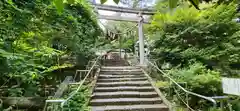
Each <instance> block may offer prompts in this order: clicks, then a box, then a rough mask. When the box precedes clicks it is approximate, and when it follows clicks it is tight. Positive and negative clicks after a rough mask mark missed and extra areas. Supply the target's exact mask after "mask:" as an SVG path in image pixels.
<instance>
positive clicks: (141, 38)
mask: <svg viewBox="0 0 240 111" xmlns="http://www.w3.org/2000/svg"><path fill="white" fill-rule="evenodd" d="M94 5H95V7H96V8H97V9H98V10H106V11H114V12H123V13H132V14H138V17H122V16H106V15H99V16H98V18H99V19H107V20H116V21H129V22H136V23H138V36H139V52H140V65H144V63H145V57H144V56H145V54H144V35H143V23H149V21H148V20H146V19H144V18H143V15H154V14H155V11H154V10H151V9H133V8H126V7H117V6H109V5H100V4H94Z"/></svg>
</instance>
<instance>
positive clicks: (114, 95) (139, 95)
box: [93, 91, 158, 99]
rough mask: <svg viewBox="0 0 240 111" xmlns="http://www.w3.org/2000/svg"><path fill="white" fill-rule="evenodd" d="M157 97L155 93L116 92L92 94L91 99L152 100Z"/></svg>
mask: <svg viewBox="0 0 240 111" xmlns="http://www.w3.org/2000/svg"><path fill="white" fill-rule="evenodd" d="M153 97H158V94H157V93H156V92H138V91H117V92H94V93H93V99H104V98H153Z"/></svg>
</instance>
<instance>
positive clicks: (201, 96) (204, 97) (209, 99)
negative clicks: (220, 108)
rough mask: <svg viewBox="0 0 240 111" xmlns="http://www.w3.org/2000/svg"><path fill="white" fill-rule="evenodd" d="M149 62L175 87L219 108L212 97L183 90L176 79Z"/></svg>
mask: <svg viewBox="0 0 240 111" xmlns="http://www.w3.org/2000/svg"><path fill="white" fill-rule="evenodd" d="M147 62H148V63H149V64H151V65H152V66H153V67H155V68H156V69H157V70H158V71H160V72H161V73H162V74H163V75H164V76H166V77H167V78H168V79H169V80H170V81H172V82H173V83H174V84H175V85H177V86H178V87H179V88H180V89H181V90H183V91H184V92H186V93H188V94H191V95H194V96H197V97H200V98H203V99H205V100H208V101H211V102H212V103H213V105H214V107H216V106H217V102H216V101H215V100H214V99H213V98H211V97H207V96H203V95H200V94H197V93H194V92H191V91H188V90H186V89H185V88H183V87H182V86H181V85H179V84H178V83H177V82H176V81H175V80H174V79H172V78H171V77H170V76H168V74H166V73H165V72H163V71H162V70H161V69H159V68H158V66H156V65H154V64H153V63H152V62H150V61H149V60H147Z"/></svg>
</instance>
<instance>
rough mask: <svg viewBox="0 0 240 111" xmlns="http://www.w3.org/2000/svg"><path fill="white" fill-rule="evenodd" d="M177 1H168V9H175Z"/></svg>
mask: <svg viewBox="0 0 240 111" xmlns="http://www.w3.org/2000/svg"><path fill="white" fill-rule="evenodd" d="M178 1H179V0H169V7H170V8H171V9H173V8H176V7H177V4H178Z"/></svg>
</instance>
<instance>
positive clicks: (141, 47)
mask: <svg viewBox="0 0 240 111" xmlns="http://www.w3.org/2000/svg"><path fill="white" fill-rule="evenodd" d="M139 18H140V19H139V22H138V37H139V38H138V39H139V53H140V64H139V65H145V64H144V63H145V54H144V53H145V51H144V35H143V16H142V13H141V12H140V13H139Z"/></svg>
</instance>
